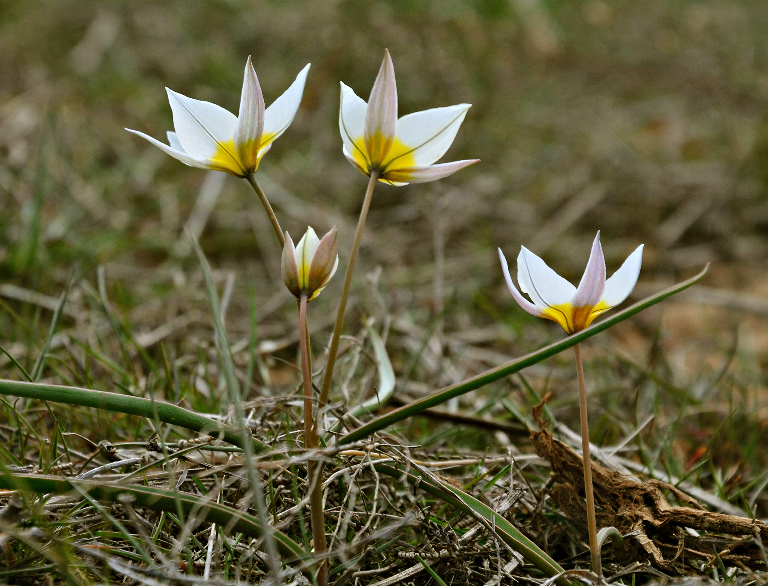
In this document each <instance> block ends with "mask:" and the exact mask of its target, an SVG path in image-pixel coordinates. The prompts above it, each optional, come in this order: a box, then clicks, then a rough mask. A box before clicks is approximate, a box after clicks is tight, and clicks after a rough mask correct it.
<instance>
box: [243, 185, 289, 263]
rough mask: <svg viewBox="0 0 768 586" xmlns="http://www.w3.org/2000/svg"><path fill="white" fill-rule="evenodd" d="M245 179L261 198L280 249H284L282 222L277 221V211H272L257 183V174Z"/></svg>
mask: <svg viewBox="0 0 768 586" xmlns="http://www.w3.org/2000/svg"><path fill="white" fill-rule="evenodd" d="M245 178H246V179H247V180H248V183H250V184H251V187H253V190H254V191H255V192H256V195H258V196H259V199H260V200H261V204H262V205H263V206H264V210H265V211H266V212H267V216H268V217H269V221H270V222H271V223H272V227H273V228H274V229H275V235H276V236H277V240H278V241H279V242H280V248H281V249H282V248H283V246H284V245H285V234H283V229H282V228H280V222H278V221H277V216H276V215H275V210H273V209H272V205H271V204H270V203H269V200H268V199H267V196H266V194H265V193H264V190H263V189H262V188H261V185H259V182H258V181H256V174H255V173H251V174H250V175H246V176H245Z"/></svg>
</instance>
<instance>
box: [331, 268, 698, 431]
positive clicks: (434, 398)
mask: <svg viewBox="0 0 768 586" xmlns="http://www.w3.org/2000/svg"><path fill="white" fill-rule="evenodd" d="M708 269H709V265H707V266H706V267H704V270H702V271H701V272H700V273H699V274H698V275H696V276H695V277H693V278H691V279H688V280H687V281H683V282H682V283H679V284H677V285H675V286H673V287H670V288H669V289H665V290H664V291H661V292H659V293H656V294H655V295H651V296H650V297H647V298H646V299H643V300H642V301H639V302H638V303H635V304H634V305H632V306H630V307H628V308H627V309H625V310H624V311H620V312H619V313H617V314H615V315H613V316H611V317H610V318H608V319H606V320H604V321H601V322H598V323H596V324H593V325H591V326H590V327H588V328H587V329H585V330H582V331H580V332H578V333H575V334H573V335H571V336H568V337H567V338H565V339H564V340H561V341H559V342H555V343H554V344H550V345H549V346H545V347H544V348H541V349H540V350H537V351H536V352H532V353H531V354H527V355H526V356H523V357H521V358H517V359H515V360H513V361H512V362H508V363H507V364H503V365H501V366H498V367H496V368H493V369H491V370H487V371H486V372H484V373H482V374H479V375H477V376H475V377H472V378H470V379H468V380H465V381H462V382H460V383H457V384H455V385H451V386H449V387H445V388H443V389H441V390H439V391H436V392H434V393H432V394H431V395H428V396H426V397H424V398H423V399H419V400H418V401H414V402H413V403H409V404H408V405H405V406H403V407H400V408H399V409H395V410H394V411H391V412H389V413H386V414H384V415H382V416H380V417H377V418H376V419H374V420H373V421H370V422H368V423H367V424H365V425H363V426H362V427H359V428H357V429H356V430H354V431H352V432H350V433H348V434H347V435H345V436H343V437H341V438H339V443H340V444H348V443H352V442H355V441H358V440H361V439H363V438H366V437H368V436H369V435H371V434H373V433H375V432H377V431H379V430H381V429H384V428H386V427H389V426H390V425H393V424H395V423H397V422H399V421H403V420H404V419H408V418H409V417H413V416H414V415H416V414H418V413H421V412H422V411H424V410H425V409H429V408H430V407H436V406H437V405H441V404H443V403H445V402H446V401H449V400H450V399H453V398H454V397H460V396H461V395H464V394H466V393H469V392H470V391H474V390H477V389H479V388H481V387H484V386H485V385H487V384H490V383H492V382H495V381H497V380H500V379H502V378H504V377H506V376H509V375H510V374H514V373H516V372H520V371H521V370H523V369H524V368H527V367H529V366H532V365H534V364H538V363H539V362H541V361H542V360H545V359H547V358H549V357H550V356H554V355H555V354H559V353H560V352H562V351H563V350H567V349H568V348H571V347H573V346H575V345H576V344H578V343H579V342H583V341H584V340H586V339H587V338H591V337H592V336H594V335H595V334H599V333H600V332H603V331H605V330H607V329H608V328H610V327H613V326H615V325H616V324H617V323H619V322H622V321H624V320H625V319H627V318H629V317H632V316H633V315H635V314H637V313H640V312H641V311H643V310H644V309H647V308H649V307H651V306H653V305H656V304H657V303H659V302H661V301H663V300H664V299H666V298H667V297H671V296H672V295H675V294H677V293H680V292H681V291H684V290H685V289H687V288H688V287H691V286H692V285H695V284H696V283H698V282H699V281H700V280H701V279H702V278H704V275H705V274H706V273H707V270H708ZM326 374H327V372H326Z"/></svg>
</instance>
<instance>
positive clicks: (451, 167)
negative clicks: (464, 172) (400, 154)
mask: <svg viewBox="0 0 768 586" xmlns="http://www.w3.org/2000/svg"><path fill="white" fill-rule="evenodd" d="M479 161H480V159H469V160H466V161H453V162H451V163H440V164H439V165H429V166H427V167H406V168H402V169H394V170H392V171H387V172H386V173H384V177H383V178H382V181H386V182H387V183H391V184H392V185H407V184H408V183H427V182H429V181H436V180H438V179H442V178H443V177H448V175H452V174H454V173H455V172H456V171H458V170H459V169H463V168H464V167H469V166H470V165H473V164H475V163H477V162H479Z"/></svg>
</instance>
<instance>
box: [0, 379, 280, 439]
mask: <svg viewBox="0 0 768 586" xmlns="http://www.w3.org/2000/svg"><path fill="white" fill-rule="evenodd" d="M0 395H13V396H15V397H28V398H30V399H41V400H44V401H50V402H52V403H67V404H69V405H81V406H83V407H94V408H96V409H106V410H108V411H117V412H118V413H128V414H130V415H138V416H139V417H146V418H148V419H157V420H159V421H162V422H163V423H168V424H170V425H177V426H179V427H183V428H185V429H191V430H192V431H196V432H200V433H207V434H208V435H210V436H211V437H219V438H221V439H223V440H224V441H225V442H227V443H229V444H232V445H235V446H238V447H241V448H243V447H244V445H243V436H242V435H241V432H240V430H239V429H236V428H234V427H232V426H230V425H226V424H224V423H220V422H217V421H213V420H211V419H209V418H208V417H205V416H204V415H200V414H198V413H194V412H192V411H188V410H187V409H184V408H183V407H178V406H176V405H171V404H170V403H166V402H165V401H155V400H152V399H145V398H143V397H131V396H130V395H121V394H118V393H108V392H106V391H94V390H91V389H83V388H80V387H65V386H61V385H45V384H40V383H27V382H20V381H10V380H0ZM251 441H252V445H253V450H254V451H255V452H263V451H264V450H267V449H268V446H266V445H265V444H263V443H261V442H260V441H258V440H257V439H255V438H252V440H251Z"/></svg>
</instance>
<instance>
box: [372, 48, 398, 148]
mask: <svg viewBox="0 0 768 586" xmlns="http://www.w3.org/2000/svg"><path fill="white" fill-rule="evenodd" d="M396 126H397V85H396V83H395V68H394V66H393V65H392V58H391V57H390V56H389V51H387V50H386V49H385V50H384V61H382V63H381V68H380V69H379V74H378V75H377V76H376V82H375V83H374V84H373V89H372V90H371V96H370V98H368V110H367V111H366V115H365V145H366V148H367V149H368V154H369V155H370V157H371V160H372V161H374V162H382V161H384V159H385V158H386V155H387V152H388V151H389V147H390V146H391V145H392V141H394V139H395V128H396Z"/></svg>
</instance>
